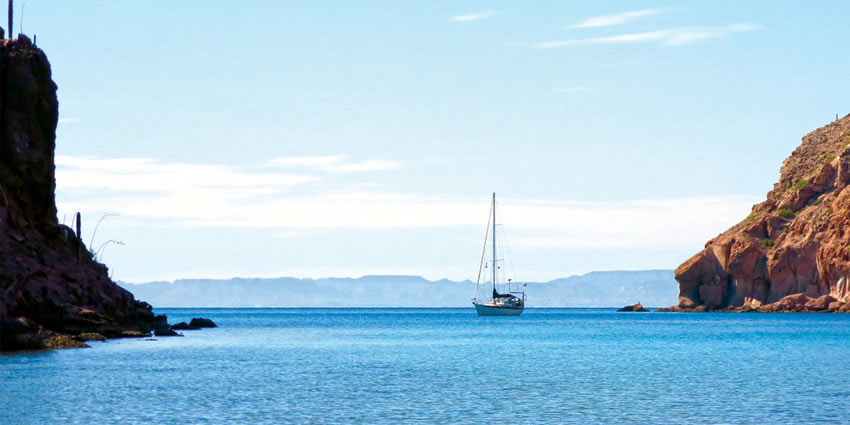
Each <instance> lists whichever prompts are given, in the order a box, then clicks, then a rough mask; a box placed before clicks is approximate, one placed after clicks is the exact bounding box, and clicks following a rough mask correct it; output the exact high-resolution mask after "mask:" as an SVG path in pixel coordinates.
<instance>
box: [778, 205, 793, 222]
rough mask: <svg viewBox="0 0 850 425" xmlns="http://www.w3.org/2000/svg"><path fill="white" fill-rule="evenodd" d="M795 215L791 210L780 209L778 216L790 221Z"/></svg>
mask: <svg viewBox="0 0 850 425" xmlns="http://www.w3.org/2000/svg"><path fill="white" fill-rule="evenodd" d="M796 214H797V213H795V212H794V210H792V209H791V208H782V209H780V210H779V216H780V217H782V218H784V219H792V218H794V216H795V215H796Z"/></svg>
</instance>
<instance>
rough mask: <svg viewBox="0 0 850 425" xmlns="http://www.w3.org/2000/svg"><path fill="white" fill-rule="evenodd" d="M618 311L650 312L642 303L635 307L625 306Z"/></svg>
mask: <svg viewBox="0 0 850 425" xmlns="http://www.w3.org/2000/svg"><path fill="white" fill-rule="evenodd" d="M617 311H639V312H644V311H649V310H647V309H646V308H644V307H643V304H641V303H637V304H635V305H627V306H625V307H623V308H621V309H619V310H617Z"/></svg>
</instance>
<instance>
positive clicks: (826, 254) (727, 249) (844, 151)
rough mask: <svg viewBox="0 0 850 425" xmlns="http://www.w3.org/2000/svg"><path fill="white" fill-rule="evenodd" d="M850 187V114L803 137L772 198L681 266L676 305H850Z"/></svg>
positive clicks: (816, 308)
mask: <svg viewBox="0 0 850 425" xmlns="http://www.w3.org/2000/svg"><path fill="white" fill-rule="evenodd" d="M848 185H850V115H848V116H846V117H844V118H842V119H841V120H838V121H835V122H833V123H831V124H829V125H827V126H825V127H823V128H820V129H818V130H815V131H813V132H812V133H810V134H808V135H806V136H805V137H803V143H802V144H801V145H800V146H799V147H798V148H797V149H795V150H794V152H793V153H792V154H791V156H790V157H788V159H786V160H785V161H784V162H783V164H782V169H781V175H780V180H779V182H778V183H776V184H775V185H774V187H773V190H772V191H770V192H769V193H768V194H767V200H765V201H764V202H762V203H760V204H757V205H754V206H753V209H752V213H751V214H750V215H749V216H748V217H747V218H745V219H744V220H743V221H741V222H740V223H738V224H736V225H735V226H732V228H730V229H728V230H727V231H725V232H724V233H722V234H720V235H719V236H717V237H716V238H714V239H712V240H710V241H708V243H706V245H705V249H703V250H702V251H701V252H699V253H697V254H696V255H694V256H693V257H691V258H690V259H688V260H687V261H685V262H684V263H683V264H682V265H680V266H679V267H678V268H677V269H676V273H675V276H676V280H677V281H678V282H679V300H678V304H677V305H676V306H674V307H672V309H673V310H677V311H696V310H700V311H702V310H736V311H743V310H746V311H847V310H848V309H850V188H848ZM842 309H843V310H842Z"/></svg>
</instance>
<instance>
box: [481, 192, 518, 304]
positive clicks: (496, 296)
mask: <svg viewBox="0 0 850 425" xmlns="http://www.w3.org/2000/svg"><path fill="white" fill-rule="evenodd" d="M490 212H491V213H492V216H490V217H488V220H490V221H491V223H492V225H493V227H492V232H491V231H490V224H491V223H487V233H486V234H485V235H484V249H483V252H482V253H481V263H480V265H479V266H478V280H477V281H476V282H475V296H474V298H473V299H472V305H474V306H475V311H476V312H477V313H478V315H479V316H519V315H520V314H522V312H523V310H524V309H525V289H522V290H521V291H511V279H507V281H506V282H505V283H503V284H502V286H504V287H505V289H506V290H505V292H503V293H500V292H499V291H498V290H497V281H498V277H499V276H498V273H497V272H498V271H499V270H501V269H502V266H500V265H499V263H502V264H504V260H499V259H498V258H497V257H496V193H493V203H492V204H491V206H490ZM491 233H492V235H491ZM491 236H492V243H491V245H492V248H493V249H492V257H490V261H489V262H486V263H485V261H484V255H485V252H486V251H487V241H488V239H490V237H491ZM488 267H489V268H490V272H491V273H490V275H491V281H490V282H486V281H484V282H482V281H481V275H482V271H484V269H486V268H488ZM485 279H486V277H485ZM488 283H490V285H488ZM482 286H483V287H486V288H487V289H486V290H484V293H487V292H490V291H488V290H490V289H492V292H491V293H490V297H489V299H486V298H485V299H480V298H479V297H478V295H479V290H480V289H481V287H482ZM517 287H518V288H524V287H525V284H522V286H517ZM485 297H486V296H485Z"/></svg>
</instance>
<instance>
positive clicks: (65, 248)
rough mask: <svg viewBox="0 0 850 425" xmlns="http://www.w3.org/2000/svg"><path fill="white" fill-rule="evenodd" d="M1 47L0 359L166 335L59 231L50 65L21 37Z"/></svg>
mask: <svg viewBox="0 0 850 425" xmlns="http://www.w3.org/2000/svg"><path fill="white" fill-rule="evenodd" d="M0 43H2V45H0V351H10V350H19V349H37V348H55V347H65V346H84V345H85V344H84V342H83V341H84V340H85V339H100V338H103V337H121V336H144V335H147V334H149V333H150V332H151V331H152V330H154V329H164V330H165V329H167V326H168V325H167V323H166V321H165V317H164V316H159V317H154V315H153V313H152V312H151V306H150V305H148V304H147V303H144V302H139V301H136V300H135V299H134V298H133V295H132V294H130V293H129V292H128V291H126V290H124V289H122V288H121V287H119V286H118V285H116V284H115V283H113V282H112V281H111V280H110V279H109V277H108V273H107V269H106V266H104V265H103V264H100V263H98V262H96V261H95V260H94V259H93V256H92V254H91V253H90V252H89V250H88V249H87V248H86V247H85V246H84V245H83V243H82V241H81V240H80V238H79V237H78V236H77V234H76V232H75V231H73V230H72V229H70V228H69V227H67V226H64V225H60V224H59V223H58V221H57V218H56V203H55V200H54V190H55V187H56V184H55V180H54V170H55V166H54V162H53V153H54V148H55V142H56V123H57V119H58V114H59V112H58V106H59V105H58V102H57V99H56V88H57V87H56V84H55V83H54V82H53V80H52V78H51V71H50V63H49V62H48V60H47V57H46V56H45V54H44V52H43V51H41V50H40V49H38V48H37V47H35V46H34V45H33V44H32V43H31V42H30V40H29V39H28V38H27V37H26V36H24V35H21V36H20V37H19V38H18V39H17V40H2V41H0Z"/></svg>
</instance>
